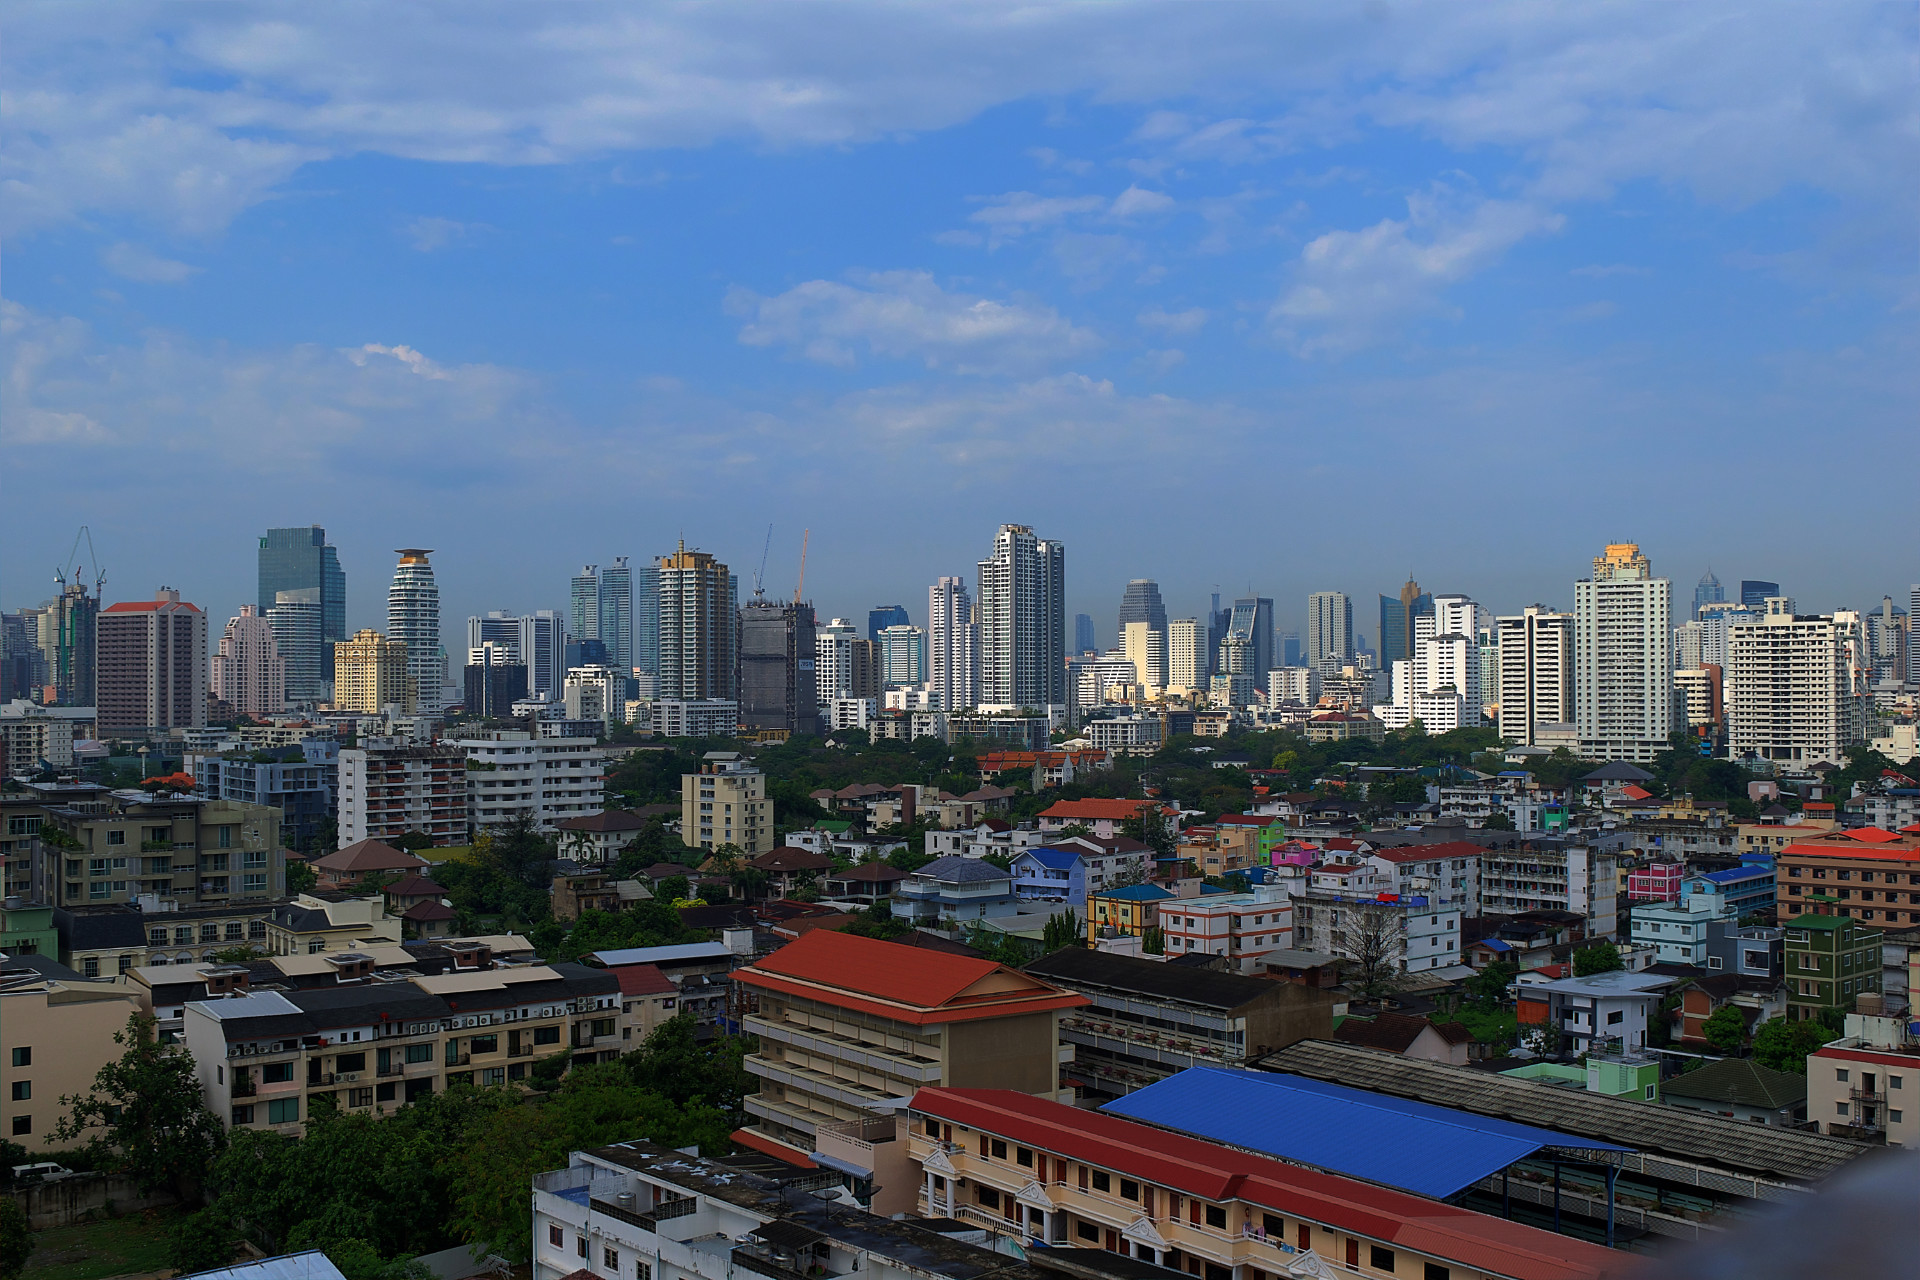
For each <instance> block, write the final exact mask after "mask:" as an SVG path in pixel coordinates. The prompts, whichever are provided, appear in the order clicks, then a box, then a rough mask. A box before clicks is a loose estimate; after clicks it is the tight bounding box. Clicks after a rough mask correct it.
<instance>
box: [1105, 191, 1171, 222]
mask: <svg viewBox="0 0 1920 1280" xmlns="http://www.w3.org/2000/svg"><path fill="white" fill-rule="evenodd" d="M1171 208H1173V197H1172V196H1170V195H1168V194H1167V193H1166V192H1164V191H1148V190H1147V189H1145V188H1144V187H1139V186H1132V187H1128V188H1127V189H1126V190H1125V191H1122V192H1121V193H1120V194H1119V195H1117V196H1115V197H1114V198H1113V204H1112V205H1111V206H1110V207H1109V208H1108V209H1107V214H1108V216H1109V217H1114V218H1138V217H1141V216H1143V215H1146V214H1150V213H1164V212H1165V211H1166V210H1168V209H1171Z"/></svg>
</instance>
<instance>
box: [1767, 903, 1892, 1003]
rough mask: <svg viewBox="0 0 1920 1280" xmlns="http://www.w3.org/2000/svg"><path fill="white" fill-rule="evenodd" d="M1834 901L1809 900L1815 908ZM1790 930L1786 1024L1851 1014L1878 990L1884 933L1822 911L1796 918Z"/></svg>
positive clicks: (1787, 958) (1788, 939) (1844, 917)
mask: <svg viewBox="0 0 1920 1280" xmlns="http://www.w3.org/2000/svg"><path fill="white" fill-rule="evenodd" d="M1833 901H1834V899H1832V898H1826V897H1815V898H1811V899H1809V900H1808V903H1809V905H1812V906H1815V907H1816V908H1820V907H1825V906H1826V904H1828V903H1831V902H1833ZM1783 927H1784V928H1785V930H1786V961H1787V1021H1789V1022H1803V1021H1807V1020H1809V1019H1813V1018H1818V1017H1819V1016H1820V1012H1821V1010H1823V1009H1841V1010H1847V1009H1851V1008H1852V1007H1853V998H1854V997H1855V996H1857V995H1859V994H1860V993H1861V992H1864V991H1878V990H1880V930H1878V929H1874V928H1870V927H1868V926H1867V925H1864V924H1861V923H1860V922H1859V921H1857V920H1853V919H1850V918H1848V917H1846V916H1835V915H1827V914H1825V913H1824V911H1822V910H1815V911H1810V912H1808V913H1807V914H1805V915H1799V916H1795V917H1794V918H1793V919H1791V920H1789V921H1787V922H1786V924H1785V925H1784V926H1783Z"/></svg>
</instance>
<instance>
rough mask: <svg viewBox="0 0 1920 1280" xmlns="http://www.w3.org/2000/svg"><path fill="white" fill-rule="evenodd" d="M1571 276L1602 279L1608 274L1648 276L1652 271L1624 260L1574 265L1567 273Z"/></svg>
mask: <svg viewBox="0 0 1920 1280" xmlns="http://www.w3.org/2000/svg"><path fill="white" fill-rule="evenodd" d="M1567 274H1568V275H1572V276H1585V277H1586V278H1587V279H1589V280H1604V279H1606V278H1607V277H1608V276H1650V275H1652V274H1653V272H1651V271H1649V270H1648V269H1647V268H1645V267H1634V266H1629V265H1627V264H1626V263H1624V262H1610V263H1605V264H1602V263H1594V264H1593V265H1592V266H1586V267H1575V268H1574V269H1573V270H1571V271H1569V272H1568V273H1567Z"/></svg>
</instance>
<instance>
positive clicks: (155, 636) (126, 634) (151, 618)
mask: <svg viewBox="0 0 1920 1280" xmlns="http://www.w3.org/2000/svg"><path fill="white" fill-rule="evenodd" d="M97 627H98V630H97V632H96V635H97V638H98V639H97V643H98V649H97V651H96V657H95V680H96V694H95V697H96V701H95V703H94V706H95V709H96V711H97V713H98V717H99V721H98V723H99V732H100V734H101V735H102V736H103V737H113V736H118V735H123V734H129V733H146V732H148V731H150V730H159V731H160V732H162V733H164V732H166V731H167V730H169V729H176V728H192V727H195V726H200V725H204V724H206V722H207V675H208V669H207V615H206V614H204V613H202V612H201V611H200V608H199V606H197V605H192V604H188V603H187V602H186V601H184V600H182V599H181V598H180V593H179V592H178V591H175V590H173V589H171V588H169V587H162V588H160V590H158V591H157V592H155V593H154V598H153V599H151V600H127V601H122V602H121V603H119V604H113V605H108V606H107V607H106V608H105V609H102V610H101V611H100V616H99V620H98V623H97Z"/></svg>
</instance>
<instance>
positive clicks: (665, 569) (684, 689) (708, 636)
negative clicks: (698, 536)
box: [659, 542, 739, 701]
mask: <svg viewBox="0 0 1920 1280" xmlns="http://www.w3.org/2000/svg"><path fill="white" fill-rule="evenodd" d="M737 594H738V589H737V584H736V583H735V582H734V579H733V575H732V573H731V572H729V571H728V569H727V566H726V565H724V564H721V563H720V562H719V561H718V560H716V559H714V558H713V557H712V556H710V555H708V554H707V553H706V552H704V551H689V550H687V544H686V543H685V542H682V543H680V545H679V548H678V549H677V550H676V551H674V553H673V554H672V555H668V556H662V557H661V558H660V597H659V598H660V689H659V696H660V697H662V698H669V699H685V700H689V701H692V700H698V699H703V698H722V699H728V700H732V699H733V698H734V697H735V684H734V674H735V667H736V654H737V651H738V638H737V632H738V628H739V617H738V613H737V610H736V607H735V604H734V600H735V598H736V596H737Z"/></svg>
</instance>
